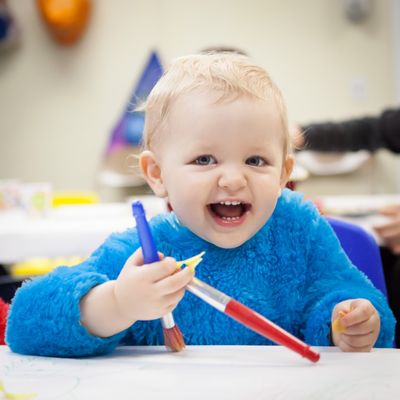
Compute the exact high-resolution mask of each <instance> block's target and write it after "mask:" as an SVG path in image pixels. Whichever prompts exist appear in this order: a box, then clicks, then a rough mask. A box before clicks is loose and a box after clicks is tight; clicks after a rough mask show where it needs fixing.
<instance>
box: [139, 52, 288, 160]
mask: <svg viewBox="0 0 400 400" xmlns="http://www.w3.org/2000/svg"><path fill="white" fill-rule="evenodd" d="M196 90H197V91H199V90H200V91H201V90H205V91H213V92H215V93H216V94H218V97H217V102H223V101H229V100H233V99H235V98H237V97H239V96H249V97H250V98H254V99H258V100H271V99H272V100H273V101H275V103H276V105H277V107H278V109H279V111H280V114H281V120H282V127H283V131H284V138H283V139H284V155H286V154H287V153H288V151H289V150H290V147H291V146H290V139H289V132H288V123H287V112H286V106H285V103H284V100H283V97H282V94H281V92H280V90H279V88H278V87H277V86H276V84H275V83H274V81H273V80H272V79H271V78H270V76H269V74H268V73H267V71H266V70H265V69H263V68H261V67H260V66H258V65H256V64H254V63H253V62H252V61H251V60H250V59H249V58H248V57H247V56H244V55H240V54H235V53H232V52H215V53H207V54H195V55H189V56H185V57H179V58H177V59H176V60H175V61H174V62H173V63H172V64H171V65H170V66H169V68H168V69H167V71H166V72H165V73H164V75H163V76H162V77H161V78H160V80H159V81H158V82H157V84H156V85H155V86H154V88H153V90H152V91H151V92H150V94H149V96H148V98H147V101H146V102H145V103H144V104H143V105H142V106H140V107H139V109H138V110H140V111H145V125H144V132H143V147H144V148H145V149H151V148H152V146H153V142H154V137H155V136H156V132H158V131H159V130H160V129H161V126H162V124H163V122H164V121H165V120H166V118H167V115H168V112H169V110H170V109H171V105H172V104H173V102H174V101H175V100H176V99H177V98H178V97H179V96H181V95H183V94H187V93H190V92H193V91H196Z"/></svg>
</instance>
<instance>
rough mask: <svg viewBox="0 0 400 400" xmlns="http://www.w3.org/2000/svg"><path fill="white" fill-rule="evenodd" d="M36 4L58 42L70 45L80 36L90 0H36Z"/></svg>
mask: <svg viewBox="0 0 400 400" xmlns="http://www.w3.org/2000/svg"><path fill="white" fill-rule="evenodd" d="M37 5H38V7H39V11H40V14H41V15H42V17H43V19H44V21H45V23H46V25H47V27H48V28H49V30H50V32H51V34H52V35H53V37H54V39H55V40H56V41H57V42H58V43H60V44H62V45H71V44H73V43H75V42H76V41H77V40H78V39H79V38H80V37H81V35H82V33H83V31H84V29H85V28H86V25H87V21H88V18H89V15H90V10H91V3H90V0H37Z"/></svg>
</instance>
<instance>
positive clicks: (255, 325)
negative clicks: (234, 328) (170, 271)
mask: <svg viewBox="0 0 400 400" xmlns="http://www.w3.org/2000/svg"><path fill="white" fill-rule="evenodd" d="M186 288H187V289H188V290H189V291H190V292H191V293H193V294H194V295H195V296H197V297H199V298H200V299H202V300H203V301H205V302H206V303H208V304H209V305H210V306H212V307H214V308H216V309H217V310H218V311H220V312H222V313H224V314H226V315H228V316H229V317H231V318H233V319H234V320H236V321H238V322H240V323H241V324H242V325H244V326H246V327H247V328H249V329H251V330H253V331H255V332H257V333H258V334H260V335H262V336H264V337H266V338H267V339H270V340H272V341H273V342H275V343H278V344H280V345H282V346H286V347H287V348H289V349H291V350H293V351H295V352H296V353H298V354H300V355H301V356H302V357H305V358H307V359H308V360H310V361H312V362H317V361H318V360H319V358H320V354H319V353H318V352H317V351H315V350H314V349H312V348H311V347H310V346H309V345H308V344H306V343H304V342H302V341H301V340H300V339H298V338H297V337H295V336H293V335H292V334H290V333H289V332H287V331H285V330H284V329H283V328H281V327H280V326H278V325H276V324H274V323H273V322H272V321H270V320H269V319H267V318H265V317H263V316H262V315H261V314H259V313H257V312H256V311H254V310H252V309H251V308H249V307H246V306H245V305H244V304H242V303H240V302H238V301H237V300H234V299H232V297H230V296H228V295H226V294H225V293H222V292H220V291H219V290H217V289H215V288H214V287H212V286H210V285H208V284H207V283H204V282H203V281H201V280H200V279H198V278H193V280H192V281H191V282H190V283H189V285H187V286H186Z"/></svg>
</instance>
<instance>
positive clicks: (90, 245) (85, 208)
mask: <svg viewBox="0 0 400 400" xmlns="http://www.w3.org/2000/svg"><path fill="white" fill-rule="evenodd" d="M136 199H138V200H141V201H142V202H143V204H144V206H145V209H146V212H147V215H148V216H149V217H152V216H154V215H156V214H158V213H160V212H162V211H165V203H164V201H163V200H161V199H159V198H157V197H155V196H141V197H137V198H136ZM134 225H135V221H134V218H133V217H132V211H131V203H129V202H126V203H103V204H101V203H100V204H90V205H70V206H61V207H58V208H54V209H51V210H50V211H49V213H48V215H47V216H45V217H30V216H29V215H28V214H27V213H26V212H25V211H23V210H7V211H2V212H0V264H11V263H15V262H20V261H24V260H26V259H29V258H32V257H72V256H87V255H89V254H90V253H91V252H92V251H93V250H95V249H96V248H97V247H98V246H99V245H100V244H101V243H102V242H103V241H104V240H105V239H106V238H107V236H108V235H110V234H111V233H113V232H117V231H122V230H125V229H126V228H128V227H131V226H134Z"/></svg>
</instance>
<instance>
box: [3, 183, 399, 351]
mask: <svg viewBox="0 0 400 400" xmlns="http://www.w3.org/2000/svg"><path fill="white" fill-rule="evenodd" d="M151 226H152V231H153V233H154V236H155V240H156V242H157V244H158V249H159V250H160V251H161V252H163V253H164V254H165V255H169V256H172V257H175V258H176V259H177V260H182V259H185V258H188V257H191V256H193V255H194V254H197V253H199V252H200V251H205V252H206V254H205V256H204V257H203V261H202V262H201V264H200V265H199V266H198V267H197V269H196V276H197V277H198V278H199V279H201V280H203V281H205V282H207V283H209V284H210V285H212V286H214V287H216V288H217V289H219V290H221V291H223V292H225V293H226V294H228V295H230V296H232V297H233V298H235V299H236V300H238V301H240V302H242V303H244V304H245V305H247V306H249V307H251V308H253V309H254V310H256V311H258V312H259V313H261V314H262V315H264V316H266V317H267V318H269V319H270V320H272V321H273V322H275V323H277V324H278V325H280V326H281V327H283V328H284V329H286V330H287V331H289V332H291V333H292V334H294V335H295V336H297V337H299V338H300V339H302V340H304V341H306V342H307V343H309V344H311V345H321V346H328V345H330V339H329V333H330V319H331V313H332V309H333V307H334V306H335V304H337V303H338V302H340V301H342V300H346V299H352V298H366V299H369V300H370V301H371V302H372V303H373V304H374V306H375V307H376V309H377V310H378V312H379V314H380V317H381V331H380V335H379V338H378V341H377V343H376V346H377V347H390V346H391V345H392V343H393V337H394V325H395V320H394V317H393V314H392V312H391V311H390V309H389V307H388V305H387V301H386V298H385V297H384V295H383V294H382V293H381V292H380V291H378V290H377V289H375V288H374V287H373V285H372V284H371V282H370V281H369V280H368V278H367V277H366V276H365V275H364V274H363V273H361V272H360V271H359V270H358V269H357V268H356V267H354V266H353V265H352V264H351V262H350V261H349V259H348V258H347V256H346V255H345V253H344V251H343V250H342V248H341V247H340V244H339V241H338V239H337V238H336V236H335V234H334V232H333V231H332V229H331V227H330V225H329V224H328V223H327V222H326V220H325V219H324V218H323V217H321V216H320V215H319V213H318V211H317V210H316V209H315V207H314V206H313V205H312V203H310V202H304V201H303V199H302V196H301V195H299V194H298V193H293V192H291V191H289V190H284V191H283V193H282V195H281V197H280V198H279V201H278V204H277V207H276V209H275V211H274V213H273V215H272V216H271V218H270V219H269V221H268V222H267V223H266V224H265V225H264V226H263V228H262V229H261V230H260V231H259V232H258V233H257V234H256V235H255V236H254V237H253V238H251V239H250V240H248V241H247V242H246V243H244V244H243V245H241V246H240V247H237V248H234V249H221V248H218V247H216V246H214V245H213V244H211V243H208V242H206V241H204V240H203V239H200V238H199V237H197V236H196V235H194V234H193V233H192V232H191V231H190V230H188V229H187V228H185V227H183V226H182V225H180V223H179V221H178V220H177V218H176V216H175V215H174V214H173V213H171V214H163V215H159V216H157V217H155V218H153V219H152V221H151ZM138 247H139V242H138V237H137V232H136V229H129V230H127V231H126V232H123V233H117V234H113V235H111V236H110V238H109V239H107V241H106V242H105V243H104V244H103V245H102V246H101V247H99V248H98V249H97V250H96V251H95V252H94V253H93V254H92V255H91V257H90V258H88V259H87V260H86V261H85V262H83V263H82V264H80V265H78V266H76V267H72V268H67V267H60V268H57V269H56V270H55V271H54V272H52V273H50V274H48V275H46V276H44V277H40V278H37V279H34V280H32V281H29V282H27V283H25V284H24V285H23V286H22V287H21V288H20V289H19V290H18V292H17V294H16V296H15V298H14V300H13V302H12V305H11V309H10V313H9V318H8V327H7V343H8V345H9V346H10V347H11V349H12V350H13V351H15V352H18V353H22V354H35V355H50V356H61V357H77V356H89V355H96V354H104V353H107V352H111V351H112V350H113V349H114V348H115V347H116V346H117V345H119V344H130V345H161V344H163V333H162V328H161V324H160V322H159V320H155V321H138V322H136V323H135V324H134V325H133V326H132V327H130V328H129V329H128V330H126V331H124V332H121V333H119V334H117V335H115V336H112V337H109V338H106V339H103V338H99V337H95V336H93V335H91V334H90V333H89V332H88V331H87V330H86V329H85V328H84V327H83V326H82V325H81V324H80V309H79V301H80V299H81V298H82V296H84V295H85V294H86V293H87V292H88V291H89V290H90V289H91V288H93V287H94V286H96V285H99V284H101V283H103V282H106V281H107V280H110V279H116V278H117V276H118V274H119V272H120V270H121V269H122V267H123V266H124V264H125V261H126V260H127V258H128V257H129V256H130V255H131V254H132V253H133V252H134V251H135V250H136V249H137V248H138ZM174 317H175V320H176V322H177V324H178V325H179V327H180V329H181V331H182V333H183V335H184V339H185V342H186V344H188V345H217V344H219V345H268V344H271V342H270V341H269V340H267V339H266V338H264V337H262V336H260V335H258V334H256V333H255V332H253V331H251V330H249V329H247V328H246V327H244V326H242V325H240V324H238V323H237V322H235V321H234V320H232V319H230V318H229V317H227V316H226V315H224V314H222V313H220V312H218V311H216V310H215V309H213V308H211V307H210V306H209V305H208V304H206V303H204V302H203V301H201V300H200V299H198V298H197V297H195V296H193V295H192V294H191V293H186V294H185V297H184V298H183V300H182V301H181V302H180V303H179V305H178V306H177V308H176V309H175V310H174Z"/></svg>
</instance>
